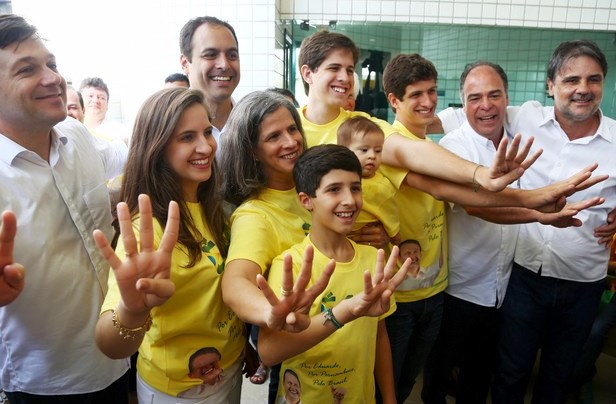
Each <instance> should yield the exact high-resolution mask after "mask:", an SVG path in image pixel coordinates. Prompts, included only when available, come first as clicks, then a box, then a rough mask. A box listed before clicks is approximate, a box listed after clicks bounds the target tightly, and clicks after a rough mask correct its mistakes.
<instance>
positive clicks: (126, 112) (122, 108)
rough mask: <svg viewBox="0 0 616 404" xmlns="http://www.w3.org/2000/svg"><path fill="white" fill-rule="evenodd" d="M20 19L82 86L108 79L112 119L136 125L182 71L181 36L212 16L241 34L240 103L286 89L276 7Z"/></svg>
mask: <svg viewBox="0 0 616 404" xmlns="http://www.w3.org/2000/svg"><path fill="white" fill-rule="evenodd" d="M13 12H14V13H16V14H20V15H22V16H24V17H26V18H27V19H28V20H30V22H32V23H33V24H34V25H35V26H36V27H37V28H38V29H39V31H40V33H41V34H42V35H43V36H44V37H45V38H46V39H47V40H48V43H47V46H48V47H49V48H50V49H51V50H52V52H54V53H55V55H56V58H57V61H58V67H59V69H60V71H61V73H62V74H63V75H64V76H65V77H66V78H67V79H68V80H72V81H73V83H74V85H75V86H79V83H80V82H81V80H82V79H83V78H84V77H87V76H100V77H101V78H102V79H103V80H104V81H105V82H106V83H107V85H108V86H109V90H110V114H111V116H112V117H114V118H116V119H120V120H122V121H124V122H125V123H126V124H128V125H132V121H133V119H134V117H135V115H136V113H137V110H138V108H139V106H140V105H141V103H142V102H143V100H144V99H145V98H146V97H147V96H149V95H150V94H151V93H153V92H154V91H156V90H158V89H160V88H162V86H163V82H164V79H165V77H166V76H167V75H169V74H171V73H175V72H180V71H181V68H180V62H179V60H180V50H179V33H180V29H181V28H182V26H183V25H184V24H185V23H186V22H187V21H188V20H189V19H190V18H193V17H197V16H203V15H212V16H215V17H218V18H220V19H222V20H226V21H228V22H229V23H231V25H232V26H233V27H234V28H235V30H236V33H237V36H238V41H239V49H240V62H241V74H242V77H241V81H240V85H239V86H238V88H237V90H236V93H235V97H234V98H236V99H239V98H241V97H242V96H243V95H245V94H247V93H248V92H251V91H254V90H258V89H264V88H266V87H269V86H273V85H279V84H280V74H279V73H276V71H278V72H280V71H282V68H281V66H280V60H279V55H277V54H276V50H275V46H274V44H275V21H276V9H275V4H274V0H256V1H247V0H217V1H216V0H207V1H206V0H200V1H190V0H123V1H120V0H106V1H101V0H98V1H95V0H54V1H48V0H13Z"/></svg>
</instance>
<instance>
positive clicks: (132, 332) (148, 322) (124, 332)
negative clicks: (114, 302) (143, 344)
mask: <svg viewBox="0 0 616 404" xmlns="http://www.w3.org/2000/svg"><path fill="white" fill-rule="evenodd" d="M111 321H112V322H113V327H114V328H115V329H116V330H118V333H119V334H120V336H122V338H124V339H129V340H131V341H135V340H136V339H137V338H141V337H143V335H144V334H145V333H146V332H148V331H149V330H150V327H151V326H152V316H151V315H150V314H149V313H148V317H147V318H146V319H145V322H144V323H143V325H142V326H141V327H137V328H126V327H124V326H123V325H122V323H121V322H120V317H118V312H117V311H116V310H114V309H111Z"/></svg>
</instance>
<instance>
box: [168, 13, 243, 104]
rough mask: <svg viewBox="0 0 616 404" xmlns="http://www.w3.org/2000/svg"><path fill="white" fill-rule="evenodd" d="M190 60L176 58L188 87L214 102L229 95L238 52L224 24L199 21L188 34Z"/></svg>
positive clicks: (234, 84)
mask: <svg viewBox="0 0 616 404" xmlns="http://www.w3.org/2000/svg"><path fill="white" fill-rule="evenodd" d="M191 56H192V57H191V60H190V61H189V60H188V58H187V57H186V56H184V55H182V56H181V59H180V62H181V64H182V69H183V70H184V74H186V75H187V76H188V79H189V80H190V86H191V88H195V89H197V90H201V91H203V93H204V94H205V97H206V98H207V99H208V100H210V101H213V102H216V103H223V102H225V101H229V100H230V99H231V95H232V94H233V91H235V88H236V87H237V85H238V84H239V82H240V55H239V52H238V49H237V43H236V42H235V38H233V34H232V33H231V31H229V29H227V28H226V27H225V26H221V25H213V24H208V23H205V24H202V25H201V26H199V28H197V29H196V30H195V33H194V35H193V37H192V55H191Z"/></svg>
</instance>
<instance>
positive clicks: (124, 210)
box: [94, 195, 180, 315]
mask: <svg viewBox="0 0 616 404" xmlns="http://www.w3.org/2000/svg"><path fill="white" fill-rule="evenodd" d="M117 212H118V221H119V223H120V233H121V236H122V242H123V244H124V250H125V251H126V258H125V259H124V261H122V260H121V259H120V258H119V257H118V256H117V255H116V253H115V251H113V249H112V248H111V245H110V244H109V242H108V241H107V239H106V238H105V235H104V234H103V233H102V232H101V231H100V230H95V231H94V240H95V242H96V245H97V247H98V248H99V250H100V251H101V253H102V254H103V256H104V257H105V259H106V260H107V262H108V263H109V265H110V266H111V268H112V269H113V272H114V275H115V277H116V279H117V282H118V287H119V289H120V294H121V296H122V302H121V303H120V304H121V305H122V306H123V307H122V308H123V309H124V310H126V311H127V312H129V313H132V314H136V315H140V314H143V313H147V312H149V311H150V309H151V308H152V307H155V306H160V305H161V304H163V303H165V302H166V301H167V299H169V297H171V295H172V294H173V292H174V291H175V286H174V285H173V282H171V280H170V279H169V274H170V266H171V254H172V252H173V249H174V247H175V244H176V242H177V238H178V228H179V221H180V213H179V207H178V205H177V203H176V202H173V201H172V202H171V203H169V214H168V218H167V224H166V226H165V231H164V234H163V237H162V240H161V242H160V245H159V246H158V249H157V250H154V231H153V226H152V220H153V219H152V205H151V203H150V198H149V197H148V196H147V195H139V243H137V239H136V237H135V233H134V230H133V225H132V220H131V217H130V212H129V211H128V205H126V203H123V202H122V203H119V204H118V209H117ZM138 244H139V245H138Z"/></svg>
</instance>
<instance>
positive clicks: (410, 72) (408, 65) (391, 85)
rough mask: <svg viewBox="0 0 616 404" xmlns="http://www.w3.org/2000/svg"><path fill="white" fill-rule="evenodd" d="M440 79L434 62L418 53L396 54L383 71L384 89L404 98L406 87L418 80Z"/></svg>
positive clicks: (387, 92)
mask: <svg viewBox="0 0 616 404" xmlns="http://www.w3.org/2000/svg"><path fill="white" fill-rule="evenodd" d="M437 79H438V72H437V71H436V67H434V64H433V63H432V62H430V61H429V60H428V59H426V58H424V57H422V56H421V55H419V54H417V53H412V54H400V55H396V56H394V57H393V58H392V59H391V60H390V61H389V63H387V66H385V70H384V71H383V90H384V91H385V94H389V93H391V94H393V95H394V96H395V97H396V98H397V99H399V100H402V99H403V98H404V93H405V92H406V87H407V86H408V85H409V84H413V83H416V82H418V81H425V80H434V81H436V80H437Z"/></svg>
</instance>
